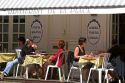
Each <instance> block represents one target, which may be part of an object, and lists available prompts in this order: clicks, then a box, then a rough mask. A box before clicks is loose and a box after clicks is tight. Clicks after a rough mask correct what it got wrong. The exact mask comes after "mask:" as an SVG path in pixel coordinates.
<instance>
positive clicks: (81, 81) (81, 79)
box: [79, 68, 82, 83]
mask: <svg viewBox="0 0 125 83" xmlns="http://www.w3.org/2000/svg"><path fill="white" fill-rule="evenodd" d="M79 71H80V83H82V71H81V68H80V69H79Z"/></svg>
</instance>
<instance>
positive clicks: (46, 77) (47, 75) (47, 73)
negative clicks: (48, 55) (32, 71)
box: [45, 67, 49, 80]
mask: <svg viewBox="0 0 125 83" xmlns="http://www.w3.org/2000/svg"><path fill="white" fill-rule="evenodd" d="M48 72H49V67H47V71H46V75H45V80H47V76H48Z"/></svg>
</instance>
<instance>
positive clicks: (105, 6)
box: [0, 0, 125, 15]
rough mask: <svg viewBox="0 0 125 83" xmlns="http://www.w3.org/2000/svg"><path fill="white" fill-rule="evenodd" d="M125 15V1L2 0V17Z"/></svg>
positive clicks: (0, 8) (0, 0) (0, 11)
mask: <svg viewBox="0 0 125 83" xmlns="http://www.w3.org/2000/svg"><path fill="white" fill-rule="evenodd" d="M113 13H125V0H0V15H41V14H43V15H44V14H45V15H46V14H113Z"/></svg>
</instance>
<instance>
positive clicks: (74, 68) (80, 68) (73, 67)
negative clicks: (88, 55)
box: [67, 64, 85, 83]
mask: <svg viewBox="0 0 125 83" xmlns="http://www.w3.org/2000/svg"><path fill="white" fill-rule="evenodd" d="M84 66H85V65H84V64H83V65H82V67H79V66H78V67H76V66H73V65H72V66H71V68H70V71H69V75H68V78H67V82H68V81H69V77H70V75H71V71H72V70H79V72H80V83H82V68H83V67H84ZM73 75H74V74H72V76H73Z"/></svg>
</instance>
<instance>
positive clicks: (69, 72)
mask: <svg viewBox="0 0 125 83" xmlns="http://www.w3.org/2000/svg"><path fill="white" fill-rule="evenodd" d="M71 71H72V68H71V69H70V71H69V75H68V78H67V82H68V81H69V77H70V74H71Z"/></svg>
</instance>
